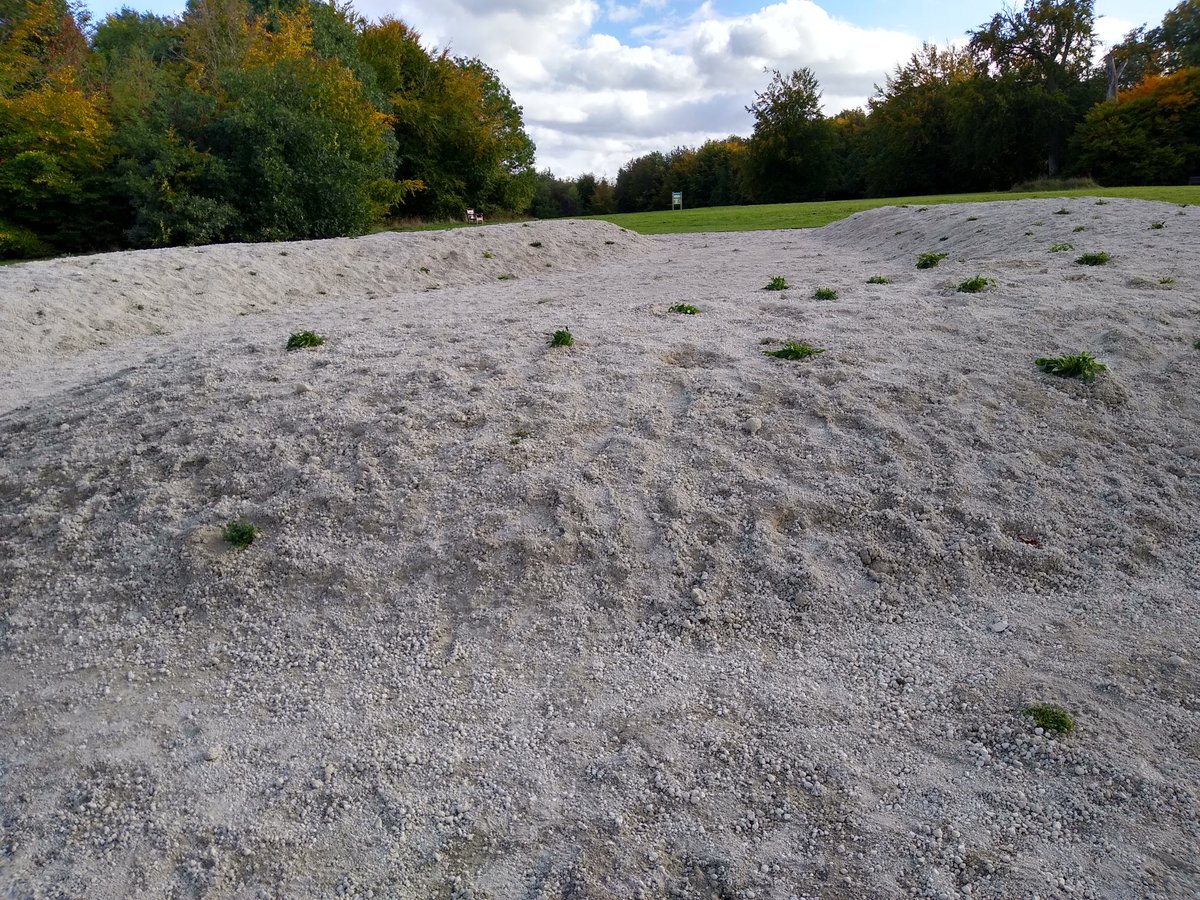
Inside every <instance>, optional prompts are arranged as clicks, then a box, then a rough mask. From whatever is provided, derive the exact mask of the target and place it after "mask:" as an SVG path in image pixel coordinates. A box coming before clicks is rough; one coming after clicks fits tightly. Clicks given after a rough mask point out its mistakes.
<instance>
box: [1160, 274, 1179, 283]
mask: <svg viewBox="0 0 1200 900" xmlns="http://www.w3.org/2000/svg"><path fill="white" fill-rule="evenodd" d="M1158 283H1159V284H1174V283H1175V279H1174V278H1172V277H1171V276H1170V275H1164V276H1163V277H1162V278H1160V279H1158Z"/></svg>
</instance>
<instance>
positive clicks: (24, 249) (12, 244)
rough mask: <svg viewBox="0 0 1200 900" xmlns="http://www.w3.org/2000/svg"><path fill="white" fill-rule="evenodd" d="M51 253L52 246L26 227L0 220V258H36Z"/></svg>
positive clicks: (52, 250) (52, 251)
mask: <svg viewBox="0 0 1200 900" xmlns="http://www.w3.org/2000/svg"><path fill="white" fill-rule="evenodd" d="M53 253H54V248H53V247H51V246H50V245H49V244H47V243H46V242H45V241H43V240H42V239H41V238H40V237H38V236H37V235H36V234H34V233H33V232H32V231H30V230H29V229H28V228H19V227H17V226H16V225H6V224H5V223H4V222H0V259H38V258H39V257H43V256H51V255H53Z"/></svg>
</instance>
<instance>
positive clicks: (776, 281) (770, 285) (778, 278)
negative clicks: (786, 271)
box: [763, 275, 788, 291]
mask: <svg viewBox="0 0 1200 900" xmlns="http://www.w3.org/2000/svg"><path fill="white" fill-rule="evenodd" d="M787 289H788V283H787V279H786V278H784V277H783V276H782V275H772V276H771V280H770V281H768V282H767V286H766V287H765V288H763V290H764V291H786V290H787Z"/></svg>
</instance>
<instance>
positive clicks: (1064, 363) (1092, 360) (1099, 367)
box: [1033, 350, 1108, 384]
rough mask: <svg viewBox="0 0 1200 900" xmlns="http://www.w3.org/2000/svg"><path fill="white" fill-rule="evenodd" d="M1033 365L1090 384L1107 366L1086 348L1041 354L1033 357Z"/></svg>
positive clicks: (1050, 372)
mask: <svg viewBox="0 0 1200 900" xmlns="http://www.w3.org/2000/svg"><path fill="white" fill-rule="evenodd" d="M1033 362H1034V365H1036V366H1037V367H1038V368H1040V369H1041V370H1042V371H1043V372H1046V373H1048V374H1050V375H1057V376H1059V377H1060V378H1078V379H1080V380H1081V381H1084V382H1086V383H1087V384H1091V383H1092V382H1094V381H1095V380H1096V376H1097V375H1099V374H1100V373H1101V372H1107V371H1108V366H1106V365H1104V363H1102V362H1100V361H1099V360H1097V359H1096V357H1094V356H1092V354H1090V353H1088V352H1087V351H1086V350H1084V351H1082V352H1080V353H1076V354H1074V355H1066V356H1042V357H1039V358H1038V359H1035V360H1034V361H1033Z"/></svg>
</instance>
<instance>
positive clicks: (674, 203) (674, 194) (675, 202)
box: [671, 191, 683, 209]
mask: <svg viewBox="0 0 1200 900" xmlns="http://www.w3.org/2000/svg"><path fill="white" fill-rule="evenodd" d="M671 209H683V191H671Z"/></svg>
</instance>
